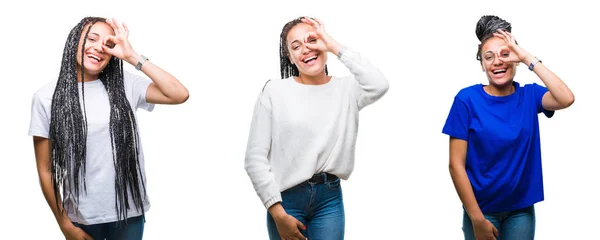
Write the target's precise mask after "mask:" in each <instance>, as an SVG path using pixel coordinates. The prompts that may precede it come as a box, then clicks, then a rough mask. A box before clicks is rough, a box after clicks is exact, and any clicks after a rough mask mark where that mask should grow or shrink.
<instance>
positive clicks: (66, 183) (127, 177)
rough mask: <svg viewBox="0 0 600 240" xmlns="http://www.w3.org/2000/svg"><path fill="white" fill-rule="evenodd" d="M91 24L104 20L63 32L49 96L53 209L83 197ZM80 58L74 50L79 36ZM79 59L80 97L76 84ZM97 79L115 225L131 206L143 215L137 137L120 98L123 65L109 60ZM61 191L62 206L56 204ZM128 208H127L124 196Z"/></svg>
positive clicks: (127, 108)
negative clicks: (104, 112) (104, 97)
mask: <svg viewBox="0 0 600 240" xmlns="http://www.w3.org/2000/svg"><path fill="white" fill-rule="evenodd" d="M97 22H106V19H104V18H98V17H86V18H84V19H82V20H81V21H80V22H79V23H78V24H77V25H76V26H75V27H74V28H73V29H72V30H71V32H70V33H69V36H68V38H67V42H66V44H65V48H64V51H63V57H62V64H61V68H60V73H59V77H58V81H57V84H56V88H55V89H54V95H53V98H52V107H51V119H50V133H49V137H48V138H49V139H50V141H51V143H52V144H51V149H50V150H51V151H50V161H51V173H52V183H53V186H54V194H55V200H56V204H57V207H58V205H59V204H62V206H63V210H64V199H66V197H67V196H68V197H69V198H71V199H73V201H74V202H75V206H77V205H78V202H79V196H80V195H81V194H82V193H84V194H85V193H86V182H85V174H86V173H85V172H86V148H87V145H86V140H87V114H86V111H85V91H84V89H85V88H84V86H85V81H84V79H83V77H84V71H85V68H84V56H85V54H83V49H85V44H86V39H87V37H88V34H89V32H90V30H91V28H92V26H93V25H94V24H95V23H97ZM83 31H85V35H84V36H83V43H82V45H81V49H80V51H81V52H82V54H81V59H77V51H78V46H79V42H80V38H81V37H82V33H83ZM78 60H79V61H80V66H79V67H80V69H79V70H80V75H81V97H82V100H83V101H82V102H80V100H79V96H80V94H79V90H78V82H77V74H78V71H77V70H78V69H77V67H78V65H77V61H78ZM98 77H99V79H100V81H101V82H102V84H103V85H104V87H105V89H106V91H107V93H108V101H109V104H110V122H109V131H110V137H111V139H110V140H111V148H112V156H113V163H114V166H115V171H116V174H115V185H114V187H115V192H116V194H115V206H116V211H117V216H118V219H119V221H120V220H126V219H127V210H128V209H130V208H131V207H135V208H136V209H137V210H138V211H140V209H142V211H143V199H144V198H145V196H146V188H145V184H144V180H143V177H142V172H141V167H140V163H139V158H138V157H139V152H138V151H139V149H138V143H139V139H138V137H139V136H138V133H137V123H136V120H135V115H134V112H133V110H132V108H131V106H130V104H129V102H128V100H127V98H126V95H125V87H124V83H123V61H122V60H120V59H118V58H116V57H111V59H110V60H109V62H108V65H107V66H106V67H105V68H104V69H103V70H102V72H101V73H100V74H99V76H98ZM60 190H62V193H63V195H64V197H63V202H60V203H59V200H58V199H59V193H60ZM130 197H131V198H132V200H133V205H134V206H130V203H129V198H130Z"/></svg>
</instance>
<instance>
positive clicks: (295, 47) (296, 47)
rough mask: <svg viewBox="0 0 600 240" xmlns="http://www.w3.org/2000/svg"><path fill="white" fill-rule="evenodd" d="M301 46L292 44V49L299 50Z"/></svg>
mask: <svg viewBox="0 0 600 240" xmlns="http://www.w3.org/2000/svg"><path fill="white" fill-rule="evenodd" d="M298 48H300V46H292V50H297V49H298Z"/></svg>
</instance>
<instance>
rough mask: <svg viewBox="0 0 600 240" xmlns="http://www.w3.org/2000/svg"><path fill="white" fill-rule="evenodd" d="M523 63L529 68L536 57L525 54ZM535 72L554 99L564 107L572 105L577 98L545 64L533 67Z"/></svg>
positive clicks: (539, 63)
mask: <svg viewBox="0 0 600 240" xmlns="http://www.w3.org/2000/svg"><path fill="white" fill-rule="evenodd" d="M524 55H525V57H524V58H523V60H522V62H523V63H525V64H526V65H527V66H529V64H530V63H532V62H533V61H535V56H533V55H531V54H529V53H526V54H524ZM533 72H534V73H535V74H536V75H537V76H538V77H539V78H540V80H542V82H543V83H544V85H545V86H546V88H548V91H549V92H550V93H551V94H552V96H553V97H554V99H555V100H556V101H557V102H558V103H560V104H561V105H563V106H569V105H571V104H572V103H573V102H574V100H575V96H574V95H573V92H571V90H570V89H569V87H568V86H567V85H566V84H565V83H564V82H563V81H562V80H561V79H560V78H559V77H558V76H557V75H556V74H554V73H553V72H552V71H550V69H548V68H547V67H546V66H545V65H544V64H543V63H541V62H538V63H537V64H535V66H534V67H533Z"/></svg>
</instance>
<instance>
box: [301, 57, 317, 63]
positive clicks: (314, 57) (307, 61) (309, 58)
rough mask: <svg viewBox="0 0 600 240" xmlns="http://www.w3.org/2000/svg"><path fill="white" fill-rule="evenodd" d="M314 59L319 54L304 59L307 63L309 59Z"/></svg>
mask: <svg viewBox="0 0 600 240" xmlns="http://www.w3.org/2000/svg"><path fill="white" fill-rule="evenodd" d="M313 59H317V56H312V57H309V58H307V59H304V62H305V63H307V62H308V61H310V60H313Z"/></svg>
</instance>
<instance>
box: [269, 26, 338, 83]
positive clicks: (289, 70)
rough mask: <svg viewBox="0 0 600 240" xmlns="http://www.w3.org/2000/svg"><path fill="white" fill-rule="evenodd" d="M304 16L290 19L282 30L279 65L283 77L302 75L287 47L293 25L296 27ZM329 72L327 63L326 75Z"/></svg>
mask: <svg viewBox="0 0 600 240" xmlns="http://www.w3.org/2000/svg"><path fill="white" fill-rule="evenodd" d="M303 18H304V17H299V18H296V19H294V20H292V21H289V22H288V23H286V24H285V25H284V26H283V29H282V30H281V35H280V36H279V37H280V38H279V66H280V71H281V78H282V79H285V78H288V77H291V76H294V77H298V76H300V72H299V71H298V67H296V65H294V64H292V62H291V61H290V52H289V51H288V47H287V36H288V33H289V32H290V30H291V29H292V28H293V27H295V26H296V25H298V24H299V23H302V19H303ZM328 74H329V73H328V71H327V65H325V75H328Z"/></svg>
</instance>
